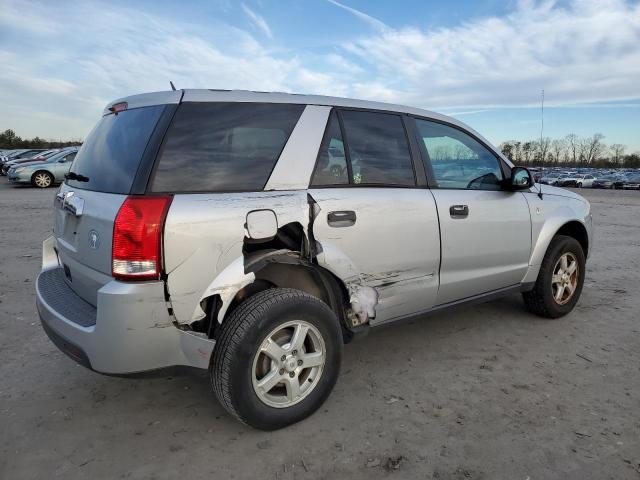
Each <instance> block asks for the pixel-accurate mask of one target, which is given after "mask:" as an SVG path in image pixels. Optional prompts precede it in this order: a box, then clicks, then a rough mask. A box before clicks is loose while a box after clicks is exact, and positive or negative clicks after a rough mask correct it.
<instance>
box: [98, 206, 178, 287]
mask: <svg viewBox="0 0 640 480" xmlns="http://www.w3.org/2000/svg"><path fill="white" fill-rule="evenodd" d="M171 199H172V197H171V196H169V195H166V196H165V195H157V196H156V195H154V196H145V197H142V196H140V197H138V196H131V197H127V199H126V200H125V201H124V203H123V204H122V206H121V207H120V210H119V211H118V215H117V216H116V220H115V222H114V225H113V250H112V254H111V270H112V272H113V276H114V277H115V278H117V279H120V280H157V279H158V278H160V272H161V270H162V231H163V229H164V219H165V217H166V215H167V210H168V209H169V205H171Z"/></svg>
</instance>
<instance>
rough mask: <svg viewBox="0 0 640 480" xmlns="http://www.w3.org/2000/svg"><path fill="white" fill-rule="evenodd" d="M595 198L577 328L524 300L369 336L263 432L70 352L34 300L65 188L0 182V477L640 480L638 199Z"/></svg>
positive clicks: (188, 383) (199, 378) (192, 385)
mask: <svg viewBox="0 0 640 480" xmlns="http://www.w3.org/2000/svg"><path fill="white" fill-rule="evenodd" d="M581 193H583V194H584V195H585V196H586V197H587V198H588V199H589V200H590V201H591V202H592V205H593V207H592V208H593V212H594V220H595V225H596V237H595V245H594V247H593V255H592V257H591V259H590V261H589V263H588V271H587V277H586V285H585V288H584V291H583V294H582V298H581V300H580V302H579V304H578V306H577V308H576V310H575V311H574V312H573V313H572V314H571V315H569V316H567V317H565V318H563V319H559V320H551V321H550V320H543V319H540V318H537V317H534V316H531V315H529V314H527V313H526V312H525V311H524V309H523V306H522V302H521V299H520V297H519V296H518V295H514V296H511V297H507V298H505V299H502V300H498V301H494V302H491V303H487V304H484V305H479V306H473V307H469V308H464V309H458V310H456V311H454V312H449V313H443V314H440V315H437V316H433V317H429V318H426V319H424V320H423V321H418V322H415V323H412V324H406V325H402V326H397V327H393V328H388V329H385V330H380V331H377V332H374V333H371V334H370V335H369V336H367V337H365V338H364V339H362V340H360V341H358V342H355V343H352V344H351V345H348V346H347V347H346V349H345V358H344V364H343V370H342V374H341V377H340V379H339V380H338V384H337V386H336V389H335V390H334V392H333V394H332V396H331V397H330V398H329V400H328V402H327V403H326V404H325V406H324V407H323V408H322V409H321V410H320V411H318V412H317V413H316V414H315V415H313V416H312V417H311V418H309V419H308V420H306V421H304V422H302V423H299V424H297V425H294V426H292V427H289V428H286V429H284V430H280V431H277V432H271V433H264V432H260V431H256V430H252V429H249V428H245V427H244V426H242V425H240V424H239V423H237V422H236V421H234V420H233V419H231V418H230V417H229V416H228V415H227V414H226V413H225V411H224V410H223V409H222V407H221V406H220V405H219V404H218V403H217V401H216V400H215V397H214V396H213V394H212V393H211V392H210V390H209V384H208V380H207V377H206V374H202V373H200V372H194V371H186V372H185V371H176V372H168V373H163V374H161V375H155V376H144V377H142V378H113V377H105V376H101V375H98V374H95V373H93V372H90V371H89V370H86V369H84V368H83V367H80V366H77V365H75V364H74V363H73V361H71V360H70V359H68V358H67V357H66V356H64V355H63V354H62V353H60V352H59V351H58V350H57V349H56V348H55V347H54V346H53V344H52V343H51V342H50V341H49V340H48V338H47V337H46V335H45V334H44V332H43V331H42V329H41V327H40V324H39V320H38V315H37V312H36V307H35V303H34V285H33V283H34V280H35V278H36V275H37V272H38V270H39V265H40V252H41V247H40V244H41V241H42V240H43V239H44V238H45V237H46V236H47V235H48V234H49V232H50V230H51V223H52V217H51V212H50V209H51V206H52V203H53V197H54V194H55V190H54V189H49V190H46V191H37V190H34V189H31V188H13V187H11V186H9V185H6V184H5V179H4V178H1V179H0V205H1V206H2V228H1V229H0V247H1V251H2V256H1V257H0V301H1V303H0V378H1V379H2V380H1V382H0V432H1V433H0V478H2V479H30V478H55V477H61V478H65V479H69V478H178V477H183V478H189V479H191V478H218V479H223V478H239V479H244V478H265V479H276V478H277V479H291V478H296V479H307V478H357V479H360V478H362V479H367V480H370V479H375V478H387V477H389V478H411V479H415V478H427V479H429V478H434V479H462V480H466V479H522V480H525V479H531V480H534V479H554V478H558V479H567V478H570V479H574V478H575V479H586V478H595V479H604V478H611V479H616V480H618V479H627V478H629V479H638V478H640V309H639V307H640V287H639V285H640V192H632V191H624V192H622V191H590V190H585V191H583V192H581ZM390 458H391V459H392V461H390V460H389V459H390ZM393 460H395V461H393ZM394 467H397V468H394Z"/></svg>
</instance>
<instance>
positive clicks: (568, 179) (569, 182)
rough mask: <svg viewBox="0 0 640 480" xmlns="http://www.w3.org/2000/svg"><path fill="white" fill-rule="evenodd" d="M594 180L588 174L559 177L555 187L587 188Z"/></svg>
mask: <svg viewBox="0 0 640 480" xmlns="http://www.w3.org/2000/svg"><path fill="white" fill-rule="evenodd" d="M594 179H595V177H594V176H593V175H591V174H588V173H575V174H569V175H566V176H562V177H560V178H559V179H558V181H557V182H556V185H557V186H559V187H577V188H582V187H585V188H588V187H591V184H592V183H593V180H594Z"/></svg>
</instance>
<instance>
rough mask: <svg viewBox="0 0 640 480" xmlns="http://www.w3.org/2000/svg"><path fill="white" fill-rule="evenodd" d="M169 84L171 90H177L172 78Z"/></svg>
mask: <svg viewBox="0 0 640 480" xmlns="http://www.w3.org/2000/svg"><path fill="white" fill-rule="evenodd" d="M169 85H171V90H173V91H174V92H175V91H176V86H175V85H174V84H173V82H172V81H171V80H169Z"/></svg>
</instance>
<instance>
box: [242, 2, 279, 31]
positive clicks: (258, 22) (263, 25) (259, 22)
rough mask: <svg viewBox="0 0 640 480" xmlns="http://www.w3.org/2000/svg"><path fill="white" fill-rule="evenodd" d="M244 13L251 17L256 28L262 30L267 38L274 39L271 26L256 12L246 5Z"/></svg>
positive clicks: (243, 6)
mask: <svg viewBox="0 0 640 480" xmlns="http://www.w3.org/2000/svg"><path fill="white" fill-rule="evenodd" d="M242 11H243V12H244V13H245V15H246V16H247V17H249V20H251V23H252V24H253V25H254V26H255V27H257V28H258V29H259V30H261V31H262V33H264V34H265V35H266V36H267V37H269V38H273V34H272V33H271V28H269V24H268V23H267V22H266V20H265V19H264V18H263V17H262V16H261V15H258V14H257V13H256V12H254V11H253V10H251V9H250V8H249V7H247V6H246V5H245V4H244V3H243V4H242Z"/></svg>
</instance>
